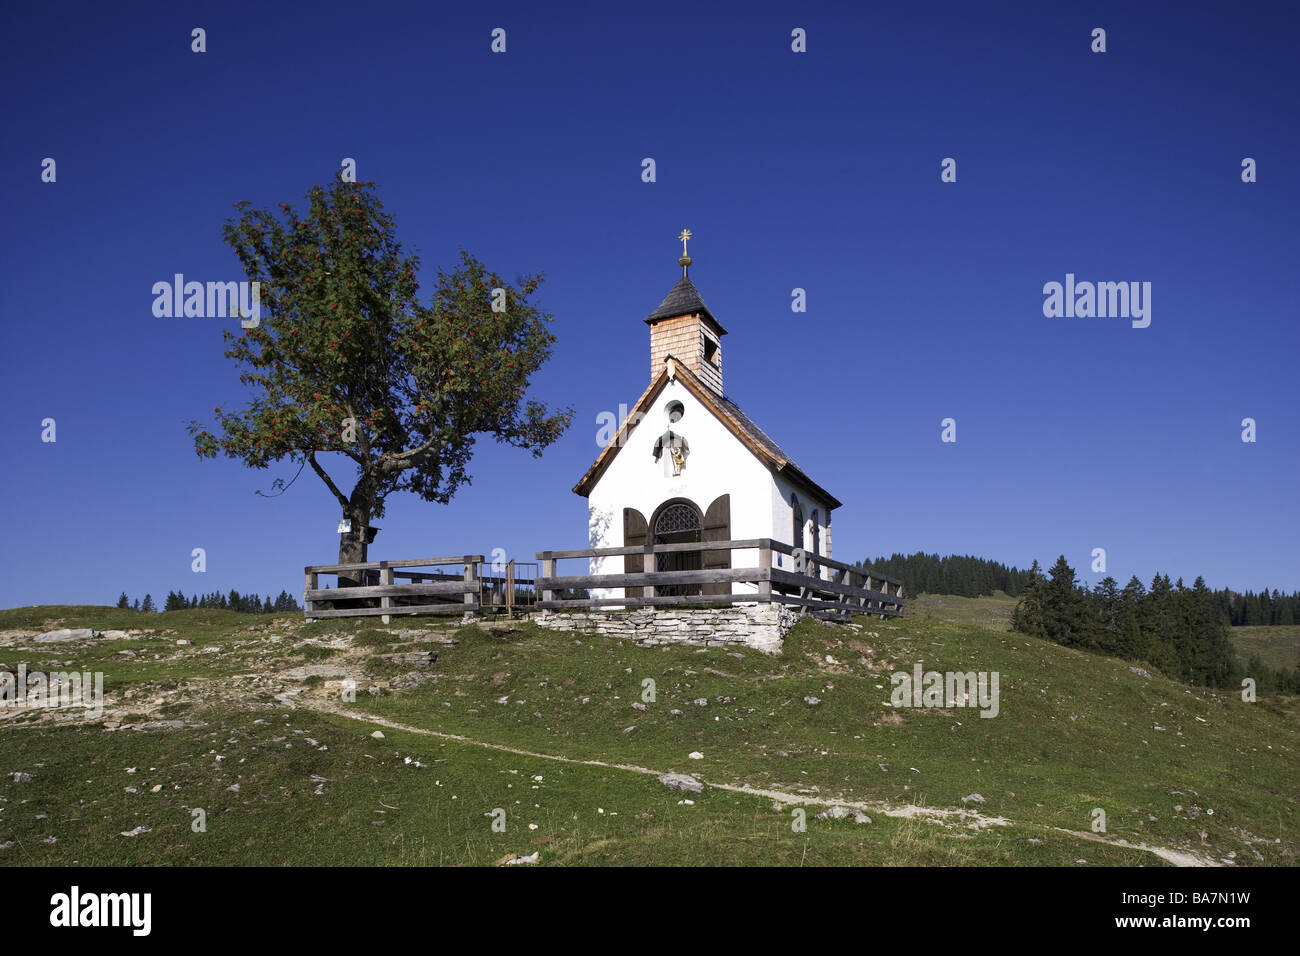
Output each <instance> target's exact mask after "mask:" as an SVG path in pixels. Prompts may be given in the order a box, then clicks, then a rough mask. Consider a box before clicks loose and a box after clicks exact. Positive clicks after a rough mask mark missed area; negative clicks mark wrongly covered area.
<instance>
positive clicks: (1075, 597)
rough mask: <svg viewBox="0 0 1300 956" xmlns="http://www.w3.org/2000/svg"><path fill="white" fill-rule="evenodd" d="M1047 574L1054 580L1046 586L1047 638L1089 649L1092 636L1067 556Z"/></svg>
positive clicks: (1045, 616)
mask: <svg viewBox="0 0 1300 956" xmlns="http://www.w3.org/2000/svg"><path fill="white" fill-rule="evenodd" d="M1048 574H1049V575H1050V576H1051V580H1049V581H1048V582H1047V586H1046V589H1045V591H1044V594H1045V604H1044V624H1045V626H1046V629H1047V637H1048V638H1049V639H1050V640H1053V641H1056V642H1057V643H1058V644H1063V645H1065V646H1066V647H1078V646H1086V645H1088V644H1089V643H1091V635H1090V634H1089V633H1088V627H1087V622H1086V617H1085V611H1084V605H1083V601H1082V600H1081V599H1080V595H1079V589H1078V585H1077V583H1076V581H1075V577H1074V568H1072V567H1070V564H1069V562H1068V561H1066V560H1065V555H1061V556H1060V557H1059V558H1057V560H1056V564H1054V565H1052V569H1051V571H1049V572H1048Z"/></svg>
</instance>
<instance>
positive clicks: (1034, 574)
mask: <svg viewBox="0 0 1300 956" xmlns="http://www.w3.org/2000/svg"><path fill="white" fill-rule="evenodd" d="M1045 589H1046V582H1045V581H1044V580H1043V572H1042V571H1041V570H1040V569H1039V567H1038V561H1037V560H1035V561H1034V563H1033V566H1032V567H1030V569H1029V570H1028V571H1026V572H1025V583H1024V592H1023V593H1022V594H1021V596H1020V601H1019V603H1018V604H1016V609H1015V612H1014V613H1013V614H1012V615H1011V626H1012V628H1013V629H1015V630H1017V631H1019V632H1020V633H1021V634H1028V635H1030V636H1032V637H1046V636H1047V629H1046V625H1045V621H1044V601H1045V598H1046V595H1045Z"/></svg>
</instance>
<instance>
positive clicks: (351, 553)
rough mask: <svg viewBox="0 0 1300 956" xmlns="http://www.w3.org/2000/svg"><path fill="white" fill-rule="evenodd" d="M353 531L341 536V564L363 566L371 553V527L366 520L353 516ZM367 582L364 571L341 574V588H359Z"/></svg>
mask: <svg viewBox="0 0 1300 956" xmlns="http://www.w3.org/2000/svg"><path fill="white" fill-rule="evenodd" d="M351 520H352V530H351V531H344V532H343V533H342V534H341V535H339V564H361V563H363V562H365V560H366V556H367V554H368V553H369V544H368V541H367V539H368V538H369V532H370V527H369V524H368V522H367V521H366V519H364V518H358V516H356V515H354V516H352V519H351ZM365 582H366V572H364V571H342V572H340V573H339V587H341V588H357V587H362V586H363V585H364V584H365Z"/></svg>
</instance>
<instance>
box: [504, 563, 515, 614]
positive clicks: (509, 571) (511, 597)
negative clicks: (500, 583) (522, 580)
mask: <svg viewBox="0 0 1300 956" xmlns="http://www.w3.org/2000/svg"><path fill="white" fill-rule="evenodd" d="M514 616H515V559H514V558H511V559H510V560H509V561H507V562H506V620H507V621H509V620H510V619H511V618H513V617H514Z"/></svg>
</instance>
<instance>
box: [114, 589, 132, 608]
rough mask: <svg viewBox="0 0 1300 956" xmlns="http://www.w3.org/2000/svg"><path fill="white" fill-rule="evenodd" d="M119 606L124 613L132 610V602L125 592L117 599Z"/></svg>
mask: <svg viewBox="0 0 1300 956" xmlns="http://www.w3.org/2000/svg"><path fill="white" fill-rule="evenodd" d="M117 606H118V607H119V608H121V609H122V610H124V611H129V610H130V609H131V601H130V599H129V598H128V597H127V596H126V592H125V591H123V592H122V594H121V596H120V597H118V599H117Z"/></svg>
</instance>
